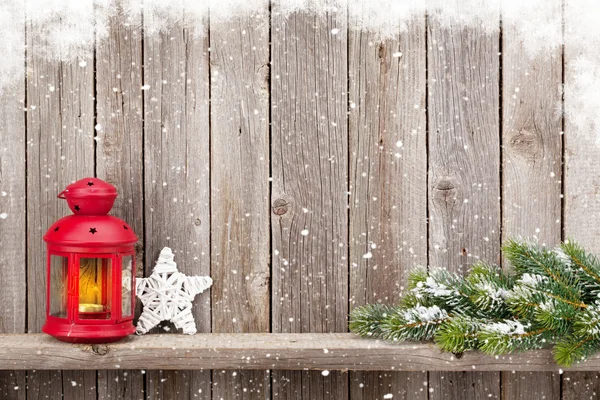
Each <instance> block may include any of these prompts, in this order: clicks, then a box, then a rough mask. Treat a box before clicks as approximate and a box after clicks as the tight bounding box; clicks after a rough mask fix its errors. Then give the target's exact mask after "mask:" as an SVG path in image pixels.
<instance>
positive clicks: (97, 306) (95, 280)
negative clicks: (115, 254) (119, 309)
mask: <svg viewBox="0 0 600 400" xmlns="http://www.w3.org/2000/svg"><path fill="white" fill-rule="evenodd" d="M111 273H112V259H110V258H80V259H79V319H110V318H111V311H112V310H111V301H110V299H111V295H110V294H111V292H112V286H111V285H112V277H111V275H112V274H111Z"/></svg>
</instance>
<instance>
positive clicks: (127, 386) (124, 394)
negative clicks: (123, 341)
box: [97, 366, 210, 400]
mask: <svg viewBox="0 0 600 400" xmlns="http://www.w3.org/2000/svg"><path fill="white" fill-rule="evenodd" d="M139 367H141V366H138V368H139ZM209 376H210V375H209ZM97 393H98V400H114V399H117V400H119V399H122V400H146V396H145V390H144V374H143V373H142V371H141V370H140V369H127V370H125V369H108V370H101V371H98V390H97Z"/></svg>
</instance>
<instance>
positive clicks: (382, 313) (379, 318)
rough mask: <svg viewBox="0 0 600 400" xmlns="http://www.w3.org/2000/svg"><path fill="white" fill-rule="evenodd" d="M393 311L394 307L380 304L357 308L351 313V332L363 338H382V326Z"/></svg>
mask: <svg viewBox="0 0 600 400" xmlns="http://www.w3.org/2000/svg"><path fill="white" fill-rule="evenodd" d="M393 311H394V308H393V307H390V306H386V305H383V304H379V303H375V304H367V305H365V306H361V307H356V308H355V309H353V310H352V312H351V313H350V323H349V327H350V332H352V333H355V334H357V335H359V336H362V337H369V338H381V337H382V332H381V324H382V323H383V322H384V321H385V319H386V318H387V317H388V316H389V315H390V314H392V312H393Z"/></svg>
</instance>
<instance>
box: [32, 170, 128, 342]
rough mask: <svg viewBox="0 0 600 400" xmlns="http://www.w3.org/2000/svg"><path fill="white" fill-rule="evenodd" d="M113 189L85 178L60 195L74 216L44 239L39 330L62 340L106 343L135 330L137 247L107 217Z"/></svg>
mask: <svg viewBox="0 0 600 400" xmlns="http://www.w3.org/2000/svg"><path fill="white" fill-rule="evenodd" d="M116 197H117V189H116V188H115V187H114V186H112V185H111V184H109V183H106V182H104V181H102V180H100V179H97V178H85V179H82V180H80V181H77V182H75V183H73V184H71V185H69V186H67V188H66V189H65V190H64V191H63V192H62V193H60V194H59V195H58V198H60V199H66V200H67V203H68V204H69V208H70V209H71V211H73V213H74V214H75V215H70V216H68V217H64V218H62V219H60V220H58V221H57V222H55V223H54V224H53V225H52V226H51V227H50V229H48V232H46V234H45V235H44V240H45V241H46V244H47V264H48V280H47V281H48V291H47V299H46V324H45V325H44V327H43V328H42V331H44V332H46V333H47V334H49V335H52V336H54V337H55V338H57V339H59V340H62V341H64V342H72V343H108V342H114V341H117V340H119V339H121V338H123V337H125V336H127V335H130V334H132V333H133V332H135V327H134V326H133V323H132V320H133V310H134V305H135V249H134V245H135V243H136V242H137V236H136V235H135V233H134V232H133V230H132V229H131V227H130V226H129V225H127V223H125V222H124V221H122V220H121V219H119V218H117V217H113V216H110V215H106V214H107V213H108V212H109V211H110V209H111V207H112V205H113V203H114V201H115V198H116Z"/></svg>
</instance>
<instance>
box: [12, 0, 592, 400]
mask: <svg viewBox="0 0 600 400" xmlns="http://www.w3.org/2000/svg"><path fill="white" fill-rule="evenodd" d="M550 3H551V5H552V7H554V8H553V14H552V15H553V17H556V18H562V12H561V8H562V7H563V4H562V1H561V0H552V1H551V2H550ZM12 7H13V9H12V10H11V12H13V13H14V14H15V15H21V16H23V15H24V12H25V11H24V4H23V2H22V1H18V2H14V3H13V5H12ZM279 11H280V10H279V9H278V8H277V7H276V6H274V5H270V4H269V3H268V1H267V0H265V2H264V4H263V8H262V9H261V10H258V11H257V12H256V13H255V14H253V15H249V16H247V17H244V18H240V19H237V20H229V21H220V20H216V19H214V20H211V21H210V24H209V27H208V29H207V30H206V31H203V32H195V31H193V30H190V29H188V28H186V27H185V23H182V24H181V25H174V26H171V27H170V29H169V30H168V31H163V32H161V33H160V34H155V33H154V32H151V31H146V32H144V33H143V29H142V26H143V23H142V21H145V22H146V24H147V23H148V22H151V21H150V18H151V15H142V12H140V14H139V15H134V16H133V17H131V19H130V20H129V21H127V22H128V23H127V24H122V23H120V22H119V21H118V20H116V19H115V20H113V21H111V24H110V25H111V31H110V32H111V34H110V37H109V38H108V39H106V40H101V41H98V43H97V47H96V50H95V52H94V55H93V57H92V56H90V57H88V58H85V59H79V60H76V61H75V62H57V61H55V60H53V59H48V58H47V55H46V54H44V53H43V52H42V51H41V50H40V49H39V46H38V43H37V39H36V37H37V36H36V32H39V30H40V29H42V28H43V27H39V26H35V25H32V24H27V25H26V26H24V30H23V32H22V35H23V43H24V44H25V43H26V44H27V51H26V52H24V53H23V57H24V59H25V65H24V68H23V71H22V72H23V80H22V81H21V82H15V84H14V85H13V86H11V87H9V88H5V89H4V91H3V92H2V94H1V96H0V131H1V132H2V133H1V135H2V136H1V138H2V139H1V143H2V145H1V146H0V190H1V193H2V196H0V213H2V214H0V218H2V219H0V246H1V247H2V250H1V251H0V268H1V269H2V271H3V274H2V276H0V285H2V287H3V290H2V291H0V302H1V304H3V307H2V308H1V311H0V317H1V318H0V332H3V333H4V332H38V331H39V330H40V328H41V325H42V323H43V321H44V304H45V299H44V295H43V293H44V291H45V285H46V282H45V274H44V273H43V271H44V267H45V255H44V254H45V253H44V247H43V242H42V239H41V237H42V234H43V233H44V231H45V229H46V228H47V227H48V226H49V225H50V224H51V223H52V222H53V221H54V220H56V219H58V218H59V217H61V216H63V215H67V214H68V209H67V207H66V205H65V204H63V203H62V202H61V201H58V200H57V199H56V198H55V196H56V194H57V193H58V192H60V191H61V190H62V188H64V186H66V185H67V184H68V183H70V182H71V181H74V180H76V179H78V178H81V177H83V176H88V175H89V176H92V175H96V176H98V177H100V178H102V179H106V180H109V181H110V182H112V183H114V184H115V185H116V186H117V187H118V189H119V192H120V197H119V199H118V201H117V203H116V205H115V208H114V210H113V212H114V214H115V215H118V216H120V217H121V218H124V219H126V220H127V221H128V222H129V223H130V224H131V225H132V226H133V227H134V229H135V231H136V232H137V233H138V235H139V236H140V241H139V243H138V246H137V252H138V254H137V261H138V265H139V266H140V268H139V269H138V273H139V274H148V273H150V271H151V269H152V267H153V264H154V261H155V260H156V258H157V256H158V253H159V251H160V249H161V248H162V247H163V246H171V247H172V248H173V249H174V251H175V256H176V261H177V262H178V263H179V265H180V267H181V269H182V270H183V271H185V272H187V273H194V274H203V275H207V274H211V275H212V277H213V278H214V280H215V284H214V286H213V288H212V290H211V291H210V293H204V294H203V295H201V296H199V298H198V299H197V300H196V307H195V308H194V312H195V317H196V319H197V322H198V328H199V331H200V332H209V331H211V330H212V331H213V332H270V331H272V332H344V331H346V330H347V314H348V312H349V310H351V309H352V308H353V307H355V306H357V305H360V304H365V303H367V302H375V301H381V302H388V303H391V302H394V301H396V300H397V299H398V297H399V296H400V295H401V293H402V291H403V290H404V286H405V284H406V271H407V270H408V269H409V268H410V267H412V266H414V265H418V264H429V265H435V266H443V267H445V268H448V269H449V270H453V271H457V272H461V273H462V272H465V271H466V270H467V268H468V266H469V265H470V264H471V263H472V262H473V261H475V260H477V259H484V260H488V261H492V262H498V263H501V262H502V260H501V258H500V245H501V242H502V240H503V239H505V238H507V237H508V236H511V235H514V234H523V235H528V236H537V237H538V238H539V240H540V241H542V242H544V243H547V244H554V243H556V242H558V241H559V240H560V239H562V238H564V237H565V235H568V236H574V237H576V238H578V239H579V240H581V241H583V243H584V244H585V245H586V246H588V247H590V248H591V249H592V250H595V251H596V252H600V248H599V247H598V245H597V244H596V242H597V241H596V240H595V239H596V236H597V235H595V234H596V233H597V226H598V224H595V223H594V222H593V221H591V220H590V218H589V215H590V211H593V210H597V209H598V208H600V203H599V200H597V196H596V193H597V191H598V190H600V189H598V187H599V185H600V183H599V182H598V180H597V178H596V176H597V171H598V168H599V166H598V165H597V164H598V161H597V160H598V159H600V157H593V155H594V154H593V153H594V152H597V151H596V150H593V149H595V148H597V145H596V143H595V142H592V141H593V140H595V139H593V138H592V136H593V135H591V134H590V135H578V134H577V133H578V132H576V131H575V128H574V127H571V125H570V124H569V121H568V120H566V121H565V122H564V123H563V120H562V119H561V116H560V115H559V114H558V113H556V105H557V104H560V101H561V96H562V94H561V93H560V92H559V90H558V88H559V87H560V85H561V84H562V83H563V81H564V80H565V79H566V81H567V82H568V81H569V79H570V71H569V68H568V65H569V61H572V60H576V59H577V57H578V54H575V53H574V52H570V51H569V48H567V49H566V51H564V52H563V51H562V49H558V50H556V51H554V52H552V53H544V54H541V55H538V57H537V58H535V59H533V60H529V59H528V57H526V55H525V50H524V49H523V47H522V46H521V44H520V43H519V40H518V35H517V32H516V28H515V27H514V26H511V25H509V24H503V23H502V22H501V16H500V13H499V14H498V24H502V26H501V28H502V29H501V30H500V31H499V32H496V33H491V34H490V33H489V32H487V31H485V29H484V28H483V27H482V28H475V29H473V28H471V29H463V28H456V27H452V28H450V27H447V26H443V25H442V24H440V23H439V21H437V20H436V18H435V16H433V15H430V16H426V15H422V16H421V17H419V18H415V20H414V21H412V22H411V23H410V24H409V25H408V29H407V30H406V31H402V32H398V34H397V35H396V36H394V37H392V38H390V39H388V40H385V41H378V38H377V37H376V36H375V35H373V34H370V33H366V32H359V31H354V30H351V29H348V28H347V26H348V25H350V26H352V24H353V21H352V20H350V21H349V16H348V15H347V12H346V10H345V9H343V8H342V9H338V10H337V11H331V12H330V13H329V14H327V16H325V17H315V16H314V15H312V14H307V13H303V12H296V13H294V14H292V15H287V16H283V15H282V14H281V13H280V12H279ZM183 22H185V16H184V17H183ZM569 23H576V21H567V26H568V24H569ZM93 35H94V32H93V30H90V38H93ZM9 51H14V52H22V51H23V50H22V49H10V50H9ZM565 65H566V68H565ZM554 88H556V90H554ZM566 101H567V102H568V101H569V99H568V98H567V99H566ZM23 110H25V112H24V111H23ZM593 129H594V128H593V127H590V131H592V130H593ZM563 131H564V132H565V134H564V135H563V134H562V133H563ZM563 159H564V160H565V161H566V163H565V164H564V165H563ZM5 193H6V194H5ZM563 195H564V199H563ZM4 213H5V214H4ZM172 328H173V327H172V326H169V325H166V326H161V327H159V328H158V329H157V331H158V332H163V333H164V332H166V331H167V330H169V329H172ZM324 351H326V349H324ZM598 390H600V380H599V378H598V376H597V374H594V373H567V374H565V375H564V376H562V377H561V376H558V375H556V374H551V373H508V372H507V373H480V372H477V371H469V372H461V373H427V372H426V371H423V372H417V373H406V372H397V373H373V372H369V373H362V372H353V373H350V374H346V373H340V372H331V373H324V374H321V373H319V372H297V371H296V372H287V371H277V372H270V371H196V372H192V371H143V366H140V370H128V371H98V372H94V371H91V372H82V371H52V372H47V371H28V372H27V373H22V372H13V371H1V372H0V397H1V398H3V399H4V398H6V399H13V398H14V399H24V398H28V399H38V398H40V399H41V398H49V399H60V398H64V399H96V398H98V399H130V398H134V399H169V398H177V399H192V398H202V399H209V398H213V399H221V398H223V399H232V398H248V399H258V398H260V399H269V398H273V399H276V398H280V399H320V398H322V399H336V400H337V399H350V398H351V399H382V398H384V396H385V395H389V394H391V395H393V398H394V399H398V398H404V399H437V398H440V399H442V398H443V399H475V398H502V399H518V398H523V399H526V398H546V399H560V398H564V399H575V398H584V397H585V398H588V397H590V396H594V394H595V393H597V392H598Z"/></svg>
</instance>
